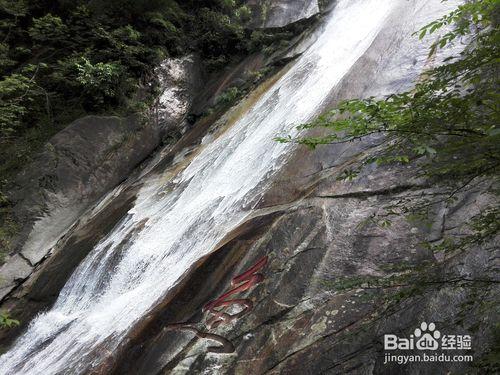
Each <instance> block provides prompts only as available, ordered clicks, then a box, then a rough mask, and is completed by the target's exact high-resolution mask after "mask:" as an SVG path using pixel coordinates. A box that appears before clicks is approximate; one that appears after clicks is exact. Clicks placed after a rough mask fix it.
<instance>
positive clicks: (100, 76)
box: [75, 57, 123, 104]
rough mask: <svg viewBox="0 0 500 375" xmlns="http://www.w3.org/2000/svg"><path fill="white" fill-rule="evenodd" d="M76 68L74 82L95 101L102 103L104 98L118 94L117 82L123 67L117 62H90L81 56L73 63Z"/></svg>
mask: <svg viewBox="0 0 500 375" xmlns="http://www.w3.org/2000/svg"><path fill="white" fill-rule="evenodd" d="M75 68H76V70H77V75H76V82H78V83H79V84H80V85H81V86H82V89H83V92H84V93H85V94H86V95H88V96H89V97H90V98H92V99H93V100H94V101H95V102H96V103H98V104H103V103H104V102H105V101H106V98H115V97H117V95H119V92H118V88H119V87H120V86H118V84H119V83H120V82H121V79H120V78H121V75H122V73H123V68H122V66H121V65H120V64H117V63H101V62H100V63H97V64H92V63H91V62H90V61H89V60H88V59H86V58H85V57H82V58H81V60H80V61H78V62H76V63H75Z"/></svg>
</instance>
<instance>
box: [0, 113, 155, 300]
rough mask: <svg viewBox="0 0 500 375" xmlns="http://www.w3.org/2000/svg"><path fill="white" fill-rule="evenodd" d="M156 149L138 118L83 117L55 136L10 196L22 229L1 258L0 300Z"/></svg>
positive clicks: (149, 131)
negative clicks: (13, 247) (11, 249)
mask: <svg viewBox="0 0 500 375" xmlns="http://www.w3.org/2000/svg"><path fill="white" fill-rule="evenodd" d="M158 144H159V132H158V129H157V128H155V127H153V126H151V125H148V124H146V123H145V122H144V121H143V120H141V119H140V118H138V117H130V118H118V117H99V116H88V117H85V118H82V119H79V120H77V121H75V122H73V123H72V124H71V125H69V126H68V127H67V128H65V129H64V130H62V131H61V132H59V133H58V134H56V135H55V136H54V137H53V138H52V139H51V140H50V141H49V142H48V143H47V144H46V145H45V147H44V149H43V151H42V152H41V153H40V154H39V155H38V156H37V158H36V160H35V161H34V162H33V163H32V164H31V165H30V166H28V167H27V168H26V169H25V170H24V171H23V172H22V173H21V174H20V175H19V176H18V178H17V180H16V186H17V188H16V189H14V190H13V191H12V194H11V196H10V199H11V201H12V202H14V204H15V205H14V213H15V215H16V217H17V218H18V220H19V222H21V223H23V224H24V225H23V228H22V231H21V234H20V236H19V238H18V242H17V248H18V249H20V253H19V254H15V255H12V256H11V257H9V258H7V259H6V263H5V264H4V265H3V266H2V268H1V269H0V272H1V273H2V276H3V278H2V286H1V294H0V297H3V296H5V294H7V293H8V292H9V291H10V290H11V289H12V288H13V287H14V286H15V285H16V282H17V281H19V280H20V279H24V278H25V277H26V276H27V273H28V272H27V269H28V268H30V267H33V266H34V265H36V264H37V263H39V262H40V261H41V260H42V259H43V258H44V257H45V256H46V255H47V254H48V252H49V251H50V250H51V248H52V247H53V246H54V244H55V243H56V241H57V240H58V239H59V238H60V237H61V235H62V234H63V233H64V232H65V231H66V230H67V229H68V228H69V227H70V226H71V225H72V224H73V223H74V222H75V221H76V220H77V218H78V217H79V216H80V215H81V214H82V213H83V212H84V211H85V210H86V209H87V208H88V207H89V206H90V205H91V204H93V203H94V202H96V200H98V199H99V198H101V196H102V195H103V194H104V193H106V192H107V191H109V190H110V189H111V188H113V187H114V186H116V185H117V184H119V183H120V182H121V181H123V180H124V179H125V178H126V177H127V176H128V175H129V174H130V172H131V171H132V170H133V168H134V167H135V166H137V164H138V163H140V162H141V161H142V160H143V159H144V158H146V157H147V156H148V155H149V154H150V153H151V152H152V151H153V150H154V149H155V148H156V147H157V146H158ZM16 265H17V266H19V267H17V266H16ZM14 269H17V271H16V272H14ZM9 270H10V271H9ZM28 274H29V273H28Z"/></svg>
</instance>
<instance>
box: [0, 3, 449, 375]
mask: <svg viewBox="0 0 500 375" xmlns="http://www.w3.org/2000/svg"><path fill="white" fill-rule="evenodd" d="M450 6H451V5H450V4H441V2H440V0H425V1H424V0H421V1H418V0H414V1H408V0H340V1H338V2H337V4H336V7H335V9H334V10H333V11H332V13H331V14H330V15H329V16H328V17H329V18H328V20H327V21H326V22H325V25H324V27H323V28H322V29H321V30H319V31H318V33H319V35H318V37H317V40H316V41H315V42H314V44H313V45H312V46H310V47H309V49H308V50H307V51H306V52H305V53H304V54H303V55H302V56H301V57H300V59H298V61H297V62H296V63H295V64H294V65H293V66H292V67H291V69H290V70H289V71H288V72H287V73H286V74H285V75H284V76H283V77H281V78H280V79H279V80H278V81H277V82H276V83H275V84H274V85H273V86H272V87H271V88H270V89H269V90H268V91H267V92H266V93H265V94H264V95H263V96H262V97H261V98H260V100H259V101H258V102H257V103H255V104H254V105H253V107H252V108H250V109H249V110H248V112H247V113H246V115H245V116H244V117H243V118H241V120H239V121H238V122H237V123H236V124H234V125H233V126H232V127H230V128H229V129H228V130H227V131H225V132H224V133H223V134H221V135H220V136H219V137H218V138H217V139H215V140H213V141H212V142H211V143H208V144H207V145H206V146H204V148H203V149H202V150H201V152H200V153H199V154H198V155H197V156H196V157H195V158H194V159H193V160H192V162H191V163H190V164H189V165H188V166H187V167H186V168H185V169H184V171H182V172H180V173H179V175H178V176H177V177H176V178H175V179H174V181H173V185H174V186H173V189H170V188H171V187H172V183H170V184H169V189H168V191H167V190H166V186H165V183H164V181H165V179H162V178H161V176H159V177H158V176H156V177H147V180H146V182H145V184H144V187H143V188H142V190H141V191H140V193H139V196H138V199H137V201H136V203H135V206H134V208H133V209H132V210H130V212H129V214H128V215H127V216H126V217H125V218H124V219H123V220H122V221H121V222H120V223H119V224H118V225H117V226H116V227H115V228H114V229H113V231H112V232H111V233H110V234H109V235H108V236H107V237H106V238H105V239H103V240H102V241H101V242H100V243H99V244H98V245H97V246H96V247H95V248H94V249H93V250H92V252H91V253H90V254H89V255H88V256H87V258H86V259H85V260H84V261H83V262H82V263H81V264H80V265H79V266H78V268H77V269H76V270H75V272H74V273H73V275H72V276H71V278H70V279H69V280H68V282H67V283H66V285H65V286H64V288H63V290H62V291H61V293H60V295H59V298H58V299H57V301H56V303H55V305H54V306H53V307H52V309H50V310H49V311H47V312H45V313H42V314H40V315H39V316H37V317H36V318H35V319H34V320H33V321H32V322H31V324H30V325H29V327H28V329H27V331H26V332H25V333H24V334H23V335H22V336H21V337H20V338H19V339H18V340H17V341H16V342H15V344H14V345H13V347H12V348H11V349H10V351H9V352H7V353H6V354H4V355H3V356H2V357H1V358H0V373H1V374H44V375H48V374H60V373H69V374H78V373H81V372H83V371H85V369H88V367H89V364H90V363H93V364H94V365H98V362H99V360H100V357H99V356H96V353H95V350H94V349H96V348H100V351H101V352H105V351H108V353H109V352H112V351H113V350H114V349H115V348H116V347H117V345H118V344H119V343H120V341H121V340H122V339H123V338H124V336H125V335H126V334H127V332H128V331H129V330H130V329H131V328H132V327H133V326H134V324H135V323H137V322H138V321H140V319H141V317H143V316H144V315H145V314H146V313H147V311H148V310H149V309H151V308H152V307H154V305H155V303H156V302H157V301H158V300H159V299H160V298H161V297H162V296H164V295H165V293H166V292H167V291H168V290H169V289H170V288H172V286H174V285H175V284H176V283H177V282H178V281H179V280H180V278H181V277H182V276H183V274H184V273H185V272H186V270H188V269H189V268H190V266H192V265H193V263H194V262H196V261H197V260H198V259H200V258H201V257H202V256H204V255H206V254H208V253H210V252H211V251H212V250H213V249H214V246H215V245H216V244H217V243H218V242H219V241H220V240H221V239H222V238H223V237H224V236H225V235H226V234H227V233H228V232H229V231H231V230H232V229H234V228H235V227H236V226H237V225H238V224H240V223H241V222H242V221H244V220H245V218H246V217H248V216H249V215H250V214H251V209H252V206H253V205H254V204H255V203H256V202H257V201H258V199H259V197H261V196H262V193H263V192H264V191H265V189H266V186H267V185H268V183H269V181H270V179H271V177H272V175H273V173H274V172H275V171H277V170H278V169H279V168H280V167H281V166H282V165H283V163H284V162H285V161H286V157H287V155H288V154H290V152H291V151H292V147H293V146H292V145H289V144H279V143H276V142H274V141H273V138H274V137H275V136H277V135H280V134H283V133H292V134H293V132H294V131H295V125H298V124H300V123H303V122H307V121H308V120H310V119H311V118H312V117H313V116H314V115H317V114H318V111H319V109H320V108H321V105H322V103H323V101H324V100H325V98H326V97H327V96H328V94H329V93H330V92H331V91H332V89H334V88H335V86H336V85H337V84H338V83H339V82H340V81H341V79H342V78H343V77H344V76H345V75H346V74H347V73H348V72H349V70H350V68H351V67H352V66H353V65H354V64H355V63H356V61H357V60H358V59H359V58H360V57H361V56H363V54H364V53H365V52H366V51H367V50H368V49H369V47H370V45H371V44H372V42H373V41H374V40H375V38H376V36H377V35H378V33H379V32H380V30H382V28H383V27H387V24H386V22H387V19H388V17H389V15H390V14H391V12H394V11H395V10H396V9H398V11H401V9H403V14H404V10H405V9H406V11H407V12H408V14H406V15H405V17H407V19H408V23H409V24H410V25H411V27H414V29H413V30H415V29H416V28H418V27H420V26H422V25H423V24H425V23H427V22H429V21H430V20H432V19H434V18H436V17H438V16H440V15H442V14H443V13H445V12H446V11H447V10H448V9H449V8H450ZM402 24H403V23H402ZM408 29H410V30H411V28H410V27H408ZM403 32H404V33H408V34H411V32H410V31H409V30H407V29H406V27H405V29H404V30H402V29H399V30H394V33H403ZM407 39H408V41H407V43H406V46H409V45H414V49H413V50H412V51H409V53H413V54H414V55H415V56H418V60H419V61H418V63H414V64H413V65H412V69H415V72H413V73H412V72H410V74H408V77H407V80H408V79H410V80H411V79H414V78H415V75H416V74H418V71H419V70H421V69H422V66H423V65H424V63H425V55H426V52H425V51H426V48H427V47H425V46H419V47H417V45H418V44H419V43H418V41H417V40H416V39H415V38H412V37H411V36H410V35H408V38H407ZM397 48H398V46H395V47H394V46H393V49H394V51H390V52H393V53H394V54H395V56H400V55H401V53H399V55H398V52H397V51H398V49H397ZM405 53H406V52H405ZM386 60H391V59H390V58H389V59H386ZM392 60H394V59H392ZM391 64H393V68H394V66H397V62H396V65H394V61H393V62H391ZM399 69H400V70H401V69H404V67H399ZM145 220H147V221H146V224H145V225H144V226H143V227H142V226H141V225H139V224H140V223H144V221H145ZM103 356H104V355H103Z"/></svg>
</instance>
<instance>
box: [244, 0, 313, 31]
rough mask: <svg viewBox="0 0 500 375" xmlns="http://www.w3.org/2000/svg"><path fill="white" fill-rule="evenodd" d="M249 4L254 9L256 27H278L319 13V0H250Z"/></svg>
mask: <svg viewBox="0 0 500 375" xmlns="http://www.w3.org/2000/svg"><path fill="white" fill-rule="evenodd" d="M247 6H248V7H249V8H250V9H251V10H252V13H253V15H254V20H253V22H252V26H253V27H255V28H278V27H285V26H287V25H289V24H292V23H295V22H297V21H301V20H304V19H308V18H311V17H313V16H315V15H317V14H319V12H320V9H319V6H318V1H317V0H307V1H295V0H279V1H268V0H248V1H247Z"/></svg>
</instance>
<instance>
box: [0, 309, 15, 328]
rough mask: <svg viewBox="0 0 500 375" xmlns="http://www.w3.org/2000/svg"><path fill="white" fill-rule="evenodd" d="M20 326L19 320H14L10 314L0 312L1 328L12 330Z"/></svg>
mask: <svg viewBox="0 0 500 375" xmlns="http://www.w3.org/2000/svg"><path fill="white" fill-rule="evenodd" d="M18 325H19V320H15V319H12V318H11V317H10V315H9V313H7V312H4V311H0V328H11V327H14V326H18Z"/></svg>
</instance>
